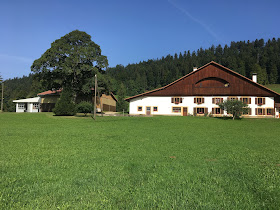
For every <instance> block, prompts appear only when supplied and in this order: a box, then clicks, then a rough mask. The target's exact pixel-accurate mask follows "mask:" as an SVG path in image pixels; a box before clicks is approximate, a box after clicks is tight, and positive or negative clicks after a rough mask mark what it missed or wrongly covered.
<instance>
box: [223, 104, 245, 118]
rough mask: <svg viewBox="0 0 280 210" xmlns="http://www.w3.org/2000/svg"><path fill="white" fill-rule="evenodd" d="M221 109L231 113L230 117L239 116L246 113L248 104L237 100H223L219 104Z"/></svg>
mask: <svg viewBox="0 0 280 210" xmlns="http://www.w3.org/2000/svg"><path fill="white" fill-rule="evenodd" d="M219 107H220V108H221V109H222V110H225V111H227V113H228V114H232V119H233V120H234V119H235V118H239V117H240V116H241V115H242V114H247V113H248V105H247V104H245V103H243V102H242V101H238V100H234V101H231V100H225V101H224V102H223V103H221V104H219Z"/></svg>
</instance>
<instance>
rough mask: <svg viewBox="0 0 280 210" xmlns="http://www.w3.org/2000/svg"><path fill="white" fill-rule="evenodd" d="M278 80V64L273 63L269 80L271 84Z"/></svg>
mask: <svg viewBox="0 0 280 210" xmlns="http://www.w3.org/2000/svg"><path fill="white" fill-rule="evenodd" d="M277 81H278V71H277V66H276V65H275V64H273V65H272V67H271V69H270V74H269V82H270V84H275V83H277Z"/></svg>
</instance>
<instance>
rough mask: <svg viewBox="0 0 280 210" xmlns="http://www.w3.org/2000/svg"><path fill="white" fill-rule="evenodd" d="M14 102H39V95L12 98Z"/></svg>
mask: <svg viewBox="0 0 280 210" xmlns="http://www.w3.org/2000/svg"><path fill="white" fill-rule="evenodd" d="M13 102H14V103H39V102H40V97H34V98H25V99H19V100H13Z"/></svg>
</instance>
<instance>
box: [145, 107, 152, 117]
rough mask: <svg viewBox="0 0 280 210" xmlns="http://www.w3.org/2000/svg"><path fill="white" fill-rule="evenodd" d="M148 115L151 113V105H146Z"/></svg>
mask: <svg viewBox="0 0 280 210" xmlns="http://www.w3.org/2000/svg"><path fill="white" fill-rule="evenodd" d="M146 115H151V107H150V106H147V107H146Z"/></svg>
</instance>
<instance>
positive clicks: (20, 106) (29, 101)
mask: <svg viewBox="0 0 280 210" xmlns="http://www.w3.org/2000/svg"><path fill="white" fill-rule="evenodd" d="M13 102H14V103H16V112H40V102H41V98H40V97H35V98H26V99H19V100H13Z"/></svg>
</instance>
